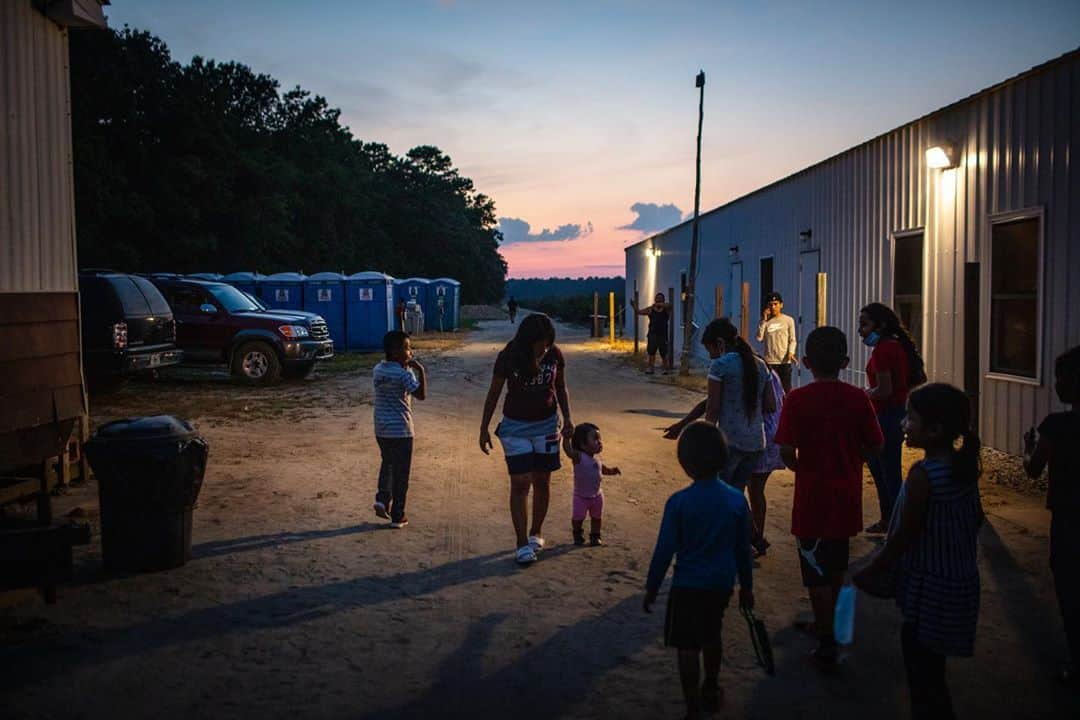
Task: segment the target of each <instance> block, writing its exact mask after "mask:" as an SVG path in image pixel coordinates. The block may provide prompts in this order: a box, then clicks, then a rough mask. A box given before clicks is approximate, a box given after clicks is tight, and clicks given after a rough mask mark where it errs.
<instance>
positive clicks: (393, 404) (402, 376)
mask: <svg viewBox="0 0 1080 720" xmlns="http://www.w3.org/2000/svg"><path fill="white" fill-rule="evenodd" d="M371 382H372V385H374V386H375V437H381V438H407V437H412V436H413V421H412V393H414V392H416V390H417V389H418V388H419V387H420V381H419V380H417V379H416V375H414V374H413V371H412V370H410V369H409V368H406V367H402V366H401V363H397V362H393V361H391V360H383V361H382V362H380V363H379V364H378V365H376V366H375V369H374V370H372V371H371Z"/></svg>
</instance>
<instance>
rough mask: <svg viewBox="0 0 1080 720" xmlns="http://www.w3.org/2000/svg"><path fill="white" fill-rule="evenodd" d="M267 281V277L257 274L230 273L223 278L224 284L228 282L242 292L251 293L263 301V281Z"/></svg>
mask: <svg viewBox="0 0 1080 720" xmlns="http://www.w3.org/2000/svg"><path fill="white" fill-rule="evenodd" d="M265 279H266V276H265V275H263V274H262V273H257V272H234V273H229V274H228V275H226V276H225V277H223V278H221V281H222V282H227V283H229V284H230V285H232V286H233V287H234V288H236V289H237V290H242V291H244V292H246V293H250V294H252V295H254V296H255V297H257V298H259V299H262V295H261V294H260V293H261V292H262V287H261V285H262V281H263V280H265Z"/></svg>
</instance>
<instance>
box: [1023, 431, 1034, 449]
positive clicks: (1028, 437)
mask: <svg viewBox="0 0 1080 720" xmlns="http://www.w3.org/2000/svg"><path fill="white" fill-rule="evenodd" d="M1033 452H1035V428H1029V429H1028V431H1027V432H1026V433H1024V454H1025V455H1031V454H1032V453H1033Z"/></svg>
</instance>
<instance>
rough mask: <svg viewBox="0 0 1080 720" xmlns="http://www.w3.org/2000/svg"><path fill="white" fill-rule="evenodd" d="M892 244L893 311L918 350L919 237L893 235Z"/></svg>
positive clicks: (920, 319)
mask: <svg viewBox="0 0 1080 720" xmlns="http://www.w3.org/2000/svg"><path fill="white" fill-rule="evenodd" d="M893 243H894V247H893V309H894V310H896V314H897V315H899V316H900V321H901V322H902V323H904V326H905V327H906V328H907V329H908V332H910V333H911V337H913V338H915V342H916V343H917V344H918V346H919V349H920V350H922V348H923V346H924V345H925V342H924V338H923V234H922V232H914V233H906V234H904V235H897V236H895V237H894V238H893Z"/></svg>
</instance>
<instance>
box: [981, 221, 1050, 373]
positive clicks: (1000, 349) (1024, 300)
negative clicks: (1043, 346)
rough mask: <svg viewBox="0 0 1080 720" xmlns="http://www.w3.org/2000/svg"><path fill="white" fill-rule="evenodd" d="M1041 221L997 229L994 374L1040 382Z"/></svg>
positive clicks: (993, 234)
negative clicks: (1038, 379) (1038, 380)
mask: <svg viewBox="0 0 1080 720" xmlns="http://www.w3.org/2000/svg"><path fill="white" fill-rule="evenodd" d="M1039 222H1040V219H1039V218H1038V217H1026V218H1020V219H1013V220H1006V221H1001V222H995V223H992V224H991V228H990V372H993V373H1000V374H1002V375H1014V376H1017V377H1023V378H1032V379H1037V378H1038V377H1039V327H1040V318H1039V308H1040V305H1041V303H1040V302H1039V281H1040V277H1039V275H1040V273H1039V268H1040V266H1041V264H1042V252H1041V250H1042V248H1041V247H1040V242H1039Z"/></svg>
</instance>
